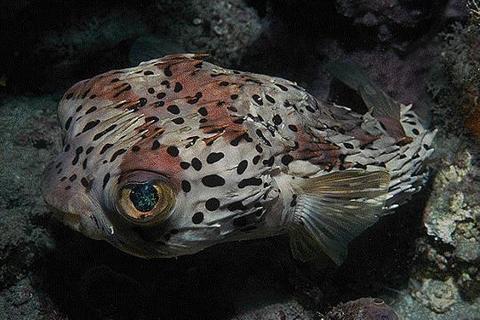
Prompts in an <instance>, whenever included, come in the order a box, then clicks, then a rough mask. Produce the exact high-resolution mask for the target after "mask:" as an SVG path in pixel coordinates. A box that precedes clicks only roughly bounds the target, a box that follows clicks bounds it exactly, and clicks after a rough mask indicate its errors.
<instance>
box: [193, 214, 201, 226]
mask: <svg viewBox="0 0 480 320" xmlns="http://www.w3.org/2000/svg"><path fill="white" fill-rule="evenodd" d="M202 221H203V213H202V212H197V213H195V214H194V215H193V216H192V222H193V223H194V224H199V223H201V222H202Z"/></svg>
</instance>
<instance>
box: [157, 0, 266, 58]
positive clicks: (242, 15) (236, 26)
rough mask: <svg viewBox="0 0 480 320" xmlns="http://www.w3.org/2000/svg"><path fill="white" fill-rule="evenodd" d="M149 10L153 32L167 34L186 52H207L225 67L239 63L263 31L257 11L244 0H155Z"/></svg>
mask: <svg viewBox="0 0 480 320" xmlns="http://www.w3.org/2000/svg"><path fill="white" fill-rule="evenodd" d="M152 10H153V19H154V22H152V25H153V26H154V33H157V34H165V33H167V34H169V35H170V37H171V38H172V39H175V40H176V41H177V42H179V43H180V44H181V45H183V46H184V47H185V48H186V50H187V51H194V52H198V51H200V52H206V53H209V54H211V55H212V56H213V59H214V61H215V62H216V63H219V64H221V65H224V66H227V67H232V66H236V65H238V63H239V62H240V59H241V58H242V57H243V55H244V54H245V52H246V50H247V48H248V47H249V46H250V45H251V44H252V43H253V42H254V41H255V40H256V39H257V37H258V36H259V34H260V32H261V30H262V29H261V26H262V25H261V20H260V18H259V17H258V15H257V13H256V11H255V10H254V9H253V8H251V7H249V6H246V4H245V2H244V1H243V0H221V1H201V0H189V1H181V2H179V1H173V0H157V1H155V5H154V7H153V8H152ZM158 16H162V17H164V19H156V17H158Z"/></svg>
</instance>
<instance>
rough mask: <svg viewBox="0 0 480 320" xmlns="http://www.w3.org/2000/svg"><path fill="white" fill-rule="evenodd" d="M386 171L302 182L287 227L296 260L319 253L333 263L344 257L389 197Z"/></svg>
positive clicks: (353, 172)
mask: <svg viewBox="0 0 480 320" xmlns="http://www.w3.org/2000/svg"><path fill="white" fill-rule="evenodd" d="M389 182H390V176H389V174H388V173H387V172H385V171H375V172H367V171H362V170H347V171H339V172H334V173H330V174H327V175H324V176H320V177H316V178H311V179H305V180H304V181H302V182H300V183H299V184H298V185H297V186H295V187H296V188H297V189H299V196H298V198H297V205H296V207H295V209H294V217H293V219H292V225H291V226H290V243H291V249H292V252H293V255H294V257H295V258H297V259H299V260H302V261H308V260H312V259H313V258H315V256H317V255H318V252H319V251H323V252H324V253H326V254H327V255H328V256H329V257H330V258H331V259H332V260H333V261H334V262H335V263H336V264H341V263H342V262H343V261H344V260H345V258H346V256H347V248H348V243H349V242H350V241H351V240H353V239H354V238H355V237H357V236H358V235H360V234H361V233H362V232H363V231H364V230H365V229H367V228H368V227H370V226H371V225H373V224H374V223H375V222H376V221H377V220H378V217H379V216H380V214H381V212H382V209H383V206H384V204H385V200H386V198H387V194H388V187H389Z"/></svg>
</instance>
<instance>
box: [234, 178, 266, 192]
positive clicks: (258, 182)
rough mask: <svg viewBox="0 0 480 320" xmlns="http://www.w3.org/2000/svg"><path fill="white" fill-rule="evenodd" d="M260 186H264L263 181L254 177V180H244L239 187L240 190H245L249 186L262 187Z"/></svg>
mask: <svg viewBox="0 0 480 320" xmlns="http://www.w3.org/2000/svg"><path fill="white" fill-rule="evenodd" d="M260 185H262V179H259V178H255V177H253V178H248V179H243V180H242V181H240V183H239V184H238V187H239V188H240V189H243V188H245V187H247V186H260Z"/></svg>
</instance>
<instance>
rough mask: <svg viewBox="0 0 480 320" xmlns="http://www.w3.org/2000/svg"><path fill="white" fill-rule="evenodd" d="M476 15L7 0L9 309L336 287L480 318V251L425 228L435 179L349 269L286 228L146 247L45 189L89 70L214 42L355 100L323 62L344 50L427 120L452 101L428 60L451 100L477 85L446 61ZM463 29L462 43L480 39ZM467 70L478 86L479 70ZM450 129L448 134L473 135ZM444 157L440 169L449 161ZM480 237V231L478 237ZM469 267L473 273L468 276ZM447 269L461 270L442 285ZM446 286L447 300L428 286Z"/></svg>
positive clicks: (27, 311) (224, 1) (56, 311)
mask: <svg viewBox="0 0 480 320" xmlns="http://www.w3.org/2000/svg"><path fill="white" fill-rule="evenodd" d="M468 17H469V14H468V10H467V6H466V3H464V2H463V1H454V0H450V1H448V0H438V1H434V0H425V1H393V0H390V1H375V0H374V1H368V2H367V1H348V0H328V1H316V2H314V1H290V0H282V1H273V0H260V1H254V0H250V1H242V0H215V1H195V0H186V1H173V0H170V1H168V0H148V1H127V0H123V1H97V2H94V1H66V0H65V1H59V0H48V1H35V0H25V1H5V2H2V3H1V4H0V19H1V28H0V39H1V44H2V45H1V46H0V99H1V100H0V101H1V103H0V123H1V125H0V138H1V142H2V149H1V153H0V161H1V166H2V168H1V172H0V173H1V174H0V259H1V262H0V282H1V283H0V285H1V286H0V290H1V291H0V318H2V319H67V318H68V319H321V318H322V315H325V314H327V313H328V311H329V310H331V308H332V307H333V306H335V305H337V304H338V303H340V302H346V301H350V300H355V299H359V298H362V297H379V298H382V299H383V300H384V301H385V302H386V303H388V304H390V305H392V306H393V308H394V309H395V310H396V312H397V313H398V314H399V315H400V316H401V317H402V318H405V319H430V318H431V319H453V318H459V317H462V316H464V318H461V319H480V314H479V310H478V303H477V302H478V296H479V291H480V289H479V288H480V284H479V283H480V281H479V279H480V276H479V273H478V262H479V260H478V257H476V256H473V258H472V260H471V261H470V260H468V259H467V260H466V259H464V258H461V259H460V258H458V259H457V257H456V253H455V252H457V251H456V249H457V248H456V247H455V246H456V244H453V247H452V243H449V244H446V243H444V242H442V239H438V238H435V237H433V236H432V235H431V234H427V228H428V226H427V224H426V222H425V221H429V220H428V219H429V215H428V214H429V213H428V212H429V211H428V210H427V217H426V216H425V215H426V213H425V207H426V206H427V207H428V206H429V205H428V203H429V202H428V201H429V199H430V195H431V193H432V192H433V193H435V192H437V193H439V194H442V190H440V192H438V191H439V190H435V188H437V185H436V184H434V183H433V181H432V182H430V183H429V185H427V187H426V188H425V189H424V191H422V192H421V193H420V194H419V195H417V196H416V197H415V198H414V199H413V200H412V201H411V202H410V203H409V204H407V205H406V206H404V207H402V208H400V209H399V210H398V212H397V213H396V214H394V215H390V216H388V217H385V218H384V219H382V220H381V221H380V222H379V223H378V224H377V225H375V226H373V227H372V228H370V229H369V230H367V231H366V232H365V233H364V234H363V235H362V236H360V237H359V238H358V239H356V240H355V241H354V242H353V243H352V244H351V246H350V251H349V256H348V258H347V261H346V262H345V263H344V264H343V265H342V266H340V267H338V268H337V267H336V266H335V265H334V264H332V263H331V262H330V261H328V259H325V261H324V262H323V263H321V264H320V265H311V264H301V263H298V262H295V261H294V260H293V259H292V258H291V256H290V252H289V249H288V240H287V239H286V237H278V238H275V239H265V240H256V241H246V242H241V243H231V244H224V245H220V246H216V247H213V248H210V249H208V250H205V251H204V252H201V253H199V254H197V255H194V256H187V257H180V258H178V259H169V260H152V261H148V260H142V259H138V258H135V257H131V256H128V255H126V254H123V253H121V252H119V251H118V250H116V249H114V248H113V247H111V246H109V245H108V244H106V243H103V242H97V241H93V240H89V239H86V238H85V237H83V236H82V235H80V234H77V233H74V232H73V231H71V230H69V229H67V228H65V227H63V226H61V225H60V223H58V222H56V221H54V220H52V219H51V217H50V214H49V211H48V209H47V208H45V206H44V204H43V201H42V199H41V197H40V192H39V185H40V179H41V172H42V171H43V168H44V167H45V165H46V164H47V162H48V161H49V159H50V158H51V156H52V155H53V154H55V150H56V149H57V148H58V137H59V135H60V134H59V128H58V126H57V125H56V116H55V113H56V103H57V102H58V100H59V99H60V97H61V95H62V94H63V92H64V91H65V90H66V89H68V87H70V86H71V85H73V84H74V83H75V82H77V81H79V80H82V79H85V78H89V77H92V76H94V75H96V74H98V73H101V72H104V71H108V70H111V69H115V68H125V67H129V66H132V65H134V64H136V63H138V61H141V60H143V59H146V58H154V57H156V56H162V55H164V54H168V53H174V52H208V53H209V54H210V57H209V58H208V60H209V61H211V62H213V63H216V64H219V65H222V66H225V67H230V68H235V69H239V70H245V71H252V72H256V73H264V74H268V75H273V76H279V77H284V78H287V79H289V80H293V81H296V82H298V83H299V85H301V86H303V87H305V88H306V89H308V91H309V92H311V93H312V94H314V95H316V96H318V97H319V98H321V99H330V100H334V101H336V102H337V103H339V104H344V105H349V104H352V101H353V102H355V104H356V103H357V101H358V99H357V98H356V97H354V96H353V95H352V93H351V92H349V91H348V90H345V88H344V87H342V86H339V85H338V84H335V83H332V81H331V78H330V77H329V76H328V75H327V74H326V73H325V71H324V70H323V64H324V63H325V62H326V61H328V60H332V59H333V60H336V59H340V60H343V61H351V62H355V63H356V64H358V65H360V66H361V67H362V68H364V69H365V71H366V72H367V73H368V74H369V76H370V77H371V78H372V79H373V80H374V81H375V82H377V83H378V84H379V85H380V86H382V88H384V90H385V91H387V92H388V93H389V94H390V95H392V96H393V97H394V98H395V99H397V100H399V101H401V102H403V103H405V104H409V103H413V104H414V105H415V108H416V109H415V110H417V112H418V113H419V114H421V115H422V116H423V118H424V119H425V121H426V122H431V111H432V108H439V106H440V107H443V105H442V102H443V103H444V100H439V99H438V97H439V95H434V94H432V90H431V89H432V87H433V88H437V87H435V86H436V85H437V82H435V81H433V80H436V79H440V78H441V77H437V76H432V70H434V71H435V70H436V71H437V72H440V73H442V75H443V77H444V78H445V81H446V82H445V83H446V85H445V84H442V85H443V87H442V86H441V85H438V87H439V88H440V89H438V92H441V93H442V94H443V96H444V99H449V97H451V96H455V97H456V94H458V95H460V96H462V97H463V96H464V92H463V91H462V90H463V89H464V87H467V86H466V85H465V86H460V85H457V82H454V79H456V78H454V76H455V75H456V74H455V73H454V72H453V71H451V70H450V69H449V67H451V66H450V65H448V64H446V63H445V61H443V60H442V57H444V56H445V52H446V53H447V57H448V55H449V54H451V55H453V54H456V53H455V52H457V51H458V50H457V51H455V50H456V49H455V48H457V47H452V46H450V47H448V46H446V45H445V43H446V42H447V41H446V40H445V37H444V36H442V35H440V36H439V34H441V33H448V32H453V30H455V29H454V27H453V26H454V25H455V24H456V23H458V26H466V25H468V23H469V22H468ZM465 32H466V31H465ZM452 34H454V32H453V33H452ZM454 36H455V37H457V38H455V39H457V40H458V39H460V40H458V41H459V43H462V44H464V45H465V46H466V48H467V47H468V48H471V47H473V48H474V49H472V50H473V51H475V48H477V49H478V48H480V46H478V47H475V46H476V42H475V40H473V44H472V43H471V42H468V41H470V40H468V41H467V42H466V43H464V42H465V41H466V40H462V39H463V38H461V36H460V35H459V34H457V35H454ZM475 37H476V36H473V39H477V40H478V38H475ZM467 38H468V37H467ZM468 39H470V38H468ZM462 41H464V42H462ZM458 46H460V44H459V45H458ZM146 47H148V48H149V49H148V50H147V49H145V48H146ZM448 50H451V52H450V51H448ZM465 50H467V49H465ZM460 51H461V52H464V50H463V49H461V50H460ZM472 59H473V58H472ZM453 60H455V61H458V62H460V61H463V60H460V58H458V59H453ZM438 66H442V67H440V68H437V69H435V67H438ZM439 70H440V71H439ZM455 70H456V69H455ZM449 72H450V73H449ZM432 77H433V78H434V79H433V78H432ZM460 78H462V77H460ZM463 78H465V79H467V77H463ZM432 79H433V80H432ZM442 79H443V78H442ZM452 79H453V80H452ZM448 81H451V82H448ZM471 81H472V83H473V84H472V85H471V86H470V85H469V86H468V87H469V88H471V87H472V86H473V87H475V85H476V84H477V83H475V82H473V80H471ZM445 88H450V89H451V90H452V91H453V90H454V91H453V92H451V91H448V90H447V89H445ZM475 92H477V93H475ZM475 92H474V93H473V95H475V94H478V91H475ZM440 96H441V95H440ZM355 99H357V100H355ZM455 101H459V100H458V99H456V100H455ZM456 110H463V109H456ZM458 112H459V111H454V112H453V113H454V114H455V113H458ZM460 113H461V111H460ZM450 118H451V117H450V116H443V118H442V116H440V117H439V118H437V120H435V119H434V120H433V125H438V126H439V127H441V126H443V127H441V128H447V129H444V130H445V131H449V129H448V126H447V125H446V124H445V123H446V122H448V121H446V120H448V119H450ZM462 119H463V118H462ZM456 127H458V126H456ZM455 136H457V137H460V139H463V138H462V137H463V136H461V135H460V134H456V135H455ZM470 138H471V137H470V136H469V138H465V140H468V141H470ZM441 139H444V140H440V141H441V142H440V143H439V145H440V147H450V146H451V145H452V144H453V145H457V144H458V146H460V145H462V146H463V145H464V144H466V145H468V146H470V144H469V143H470V142H468V143H464V142H459V141H463V140H451V139H450V138H448V139H447V138H444V136H443V135H442V136H441ZM440 149H441V155H442V156H443V157H445V158H446V159H447V160H448V161H450V162H449V163H447V164H446V165H444V166H446V167H450V166H455V165H457V162H458V161H457V160H458V159H457V157H456V155H457V154H458V153H459V151H458V148H454V149H453V150H454V151H452V150H450V149H449V148H445V150H444V149H442V148H440ZM469 150H470V149H469ZM472 150H473V149H472ZM470 153H471V154H474V155H475V153H474V151H471V150H470ZM440 158H441V157H440V156H439V157H437V158H436V159H437V160H436V161H437V162H435V163H434V164H433V173H434V174H435V173H437V172H438V171H441V170H442V168H443V167H442V164H441V163H442V162H441V160H439V159H440ZM474 158H475V156H474ZM461 160H462V161H464V160H465V157H464V156H462V157H461ZM455 161H457V162H455ZM462 161H460V162H462ZM462 163H463V162H462ZM461 165H462V164H460V165H459V166H460V168H463V167H461ZM469 168H470V167H469ZM468 170H473V169H468ZM475 172H476V171H475ZM475 174H476V173H475ZM472 181H473V182H472ZM475 181H476V182H475ZM465 183H466V184H469V185H470V186H472V183H477V184H478V180H475V179H473V178H472V179H471V180H468V181H466V182H465ZM450 188H454V187H451V186H450ZM455 188H457V187H455ZM455 188H454V189H455ZM473 189H475V188H473ZM445 190H447V189H445ZM457 190H458V189H457ZM462 190H463V189H462ZM465 190H466V191H465V194H467V193H468V192H470V193H468V194H471V193H474V191H472V190H470V191H468V190H469V189H468V188H466V189H465ZM448 192H450V191H448V190H447V191H445V194H449V193H448ZM465 197H466V198H467V196H465ZM468 199H470V197H469V196H468ZM472 199H473V198H472ZM468 201H470V200H468ZM471 201H474V200H471ZM475 201H476V200H475ZM471 207H474V206H473V205H472V206H471ZM469 219H470V220H469V221H474V222H475V223H476V220H475V219H476V218H469ZM472 219H473V220H472ZM457 222H458V221H457V220H452V221H451V223H452V224H455V223H457ZM475 226H476V228H477V229H478V225H475ZM474 229H475V228H473V229H472V230H474ZM475 237H476V234H474V236H473V238H474V239H477V238H475ZM469 239H470V238H469ZM469 241H470V240H469ZM475 241H477V242H475ZM475 241H474V242H473V243H474V244H473V246H475V245H477V246H478V245H479V244H480V237H479V238H478V239H477V240H475ZM457 243H459V242H457ZM465 250H472V252H474V249H468V248H467V249H465ZM479 256H480V254H479ZM442 259H444V260H445V261H446V262H444V260H442ZM465 275H468V277H470V279H473V280H472V281H464V280H462V279H464V277H466V276H465ZM462 277H463V278H462ZM450 278H452V279H454V282H455V283H458V285H456V286H448V285H446V284H445V283H447V284H449V283H450V282H449V280H448V279H450ZM426 279H434V280H435V281H438V287H435V286H431V287H429V286H428V284H430V283H433V282H426ZM462 281H463V282H462ZM426 283H427V284H426ZM435 284H437V282H435ZM442 290H443V291H445V290H446V291H445V292H447V293H442V294H443V295H441V298H442V299H444V300H441V301H440V302H438V301H436V300H435V299H434V298H432V297H433V295H434V293H435V292H437V291H441V292H443V291H442ZM416 292H420V293H419V294H416ZM432 292H433V293H432ZM432 301H433V302H432ZM436 303H437V304H440V305H446V304H450V303H452V304H451V306H452V307H449V308H447V309H446V310H443V309H442V308H441V307H438V308H436V307H435V304H436ZM439 310H440V311H439ZM1 312H4V316H1V315H2V313H1ZM330 317H331V318H329V319H350V318H348V317H346V316H345V317H337V316H335V315H333V314H331V315H330ZM352 319H353V318H352ZM361 319H374V318H368V317H367V316H364V318H361ZM375 319H376V318H375ZM389 319H390V318H389ZM392 319H393V318H392Z"/></svg>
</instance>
